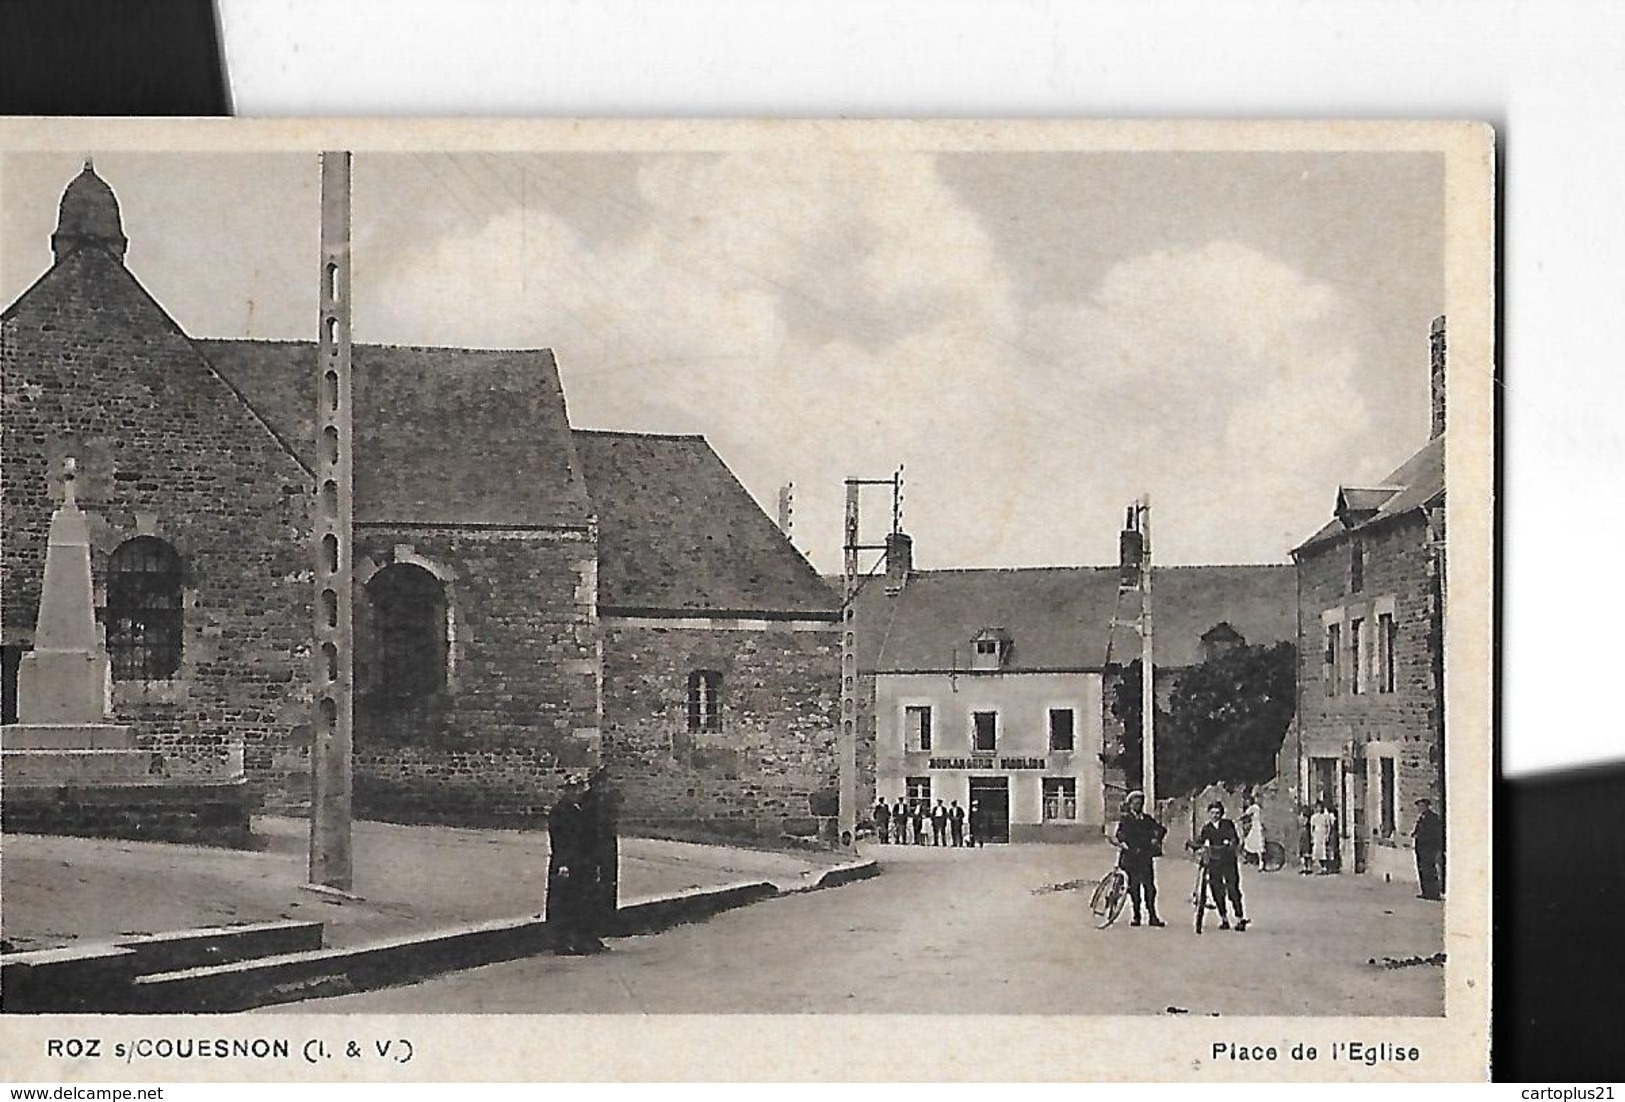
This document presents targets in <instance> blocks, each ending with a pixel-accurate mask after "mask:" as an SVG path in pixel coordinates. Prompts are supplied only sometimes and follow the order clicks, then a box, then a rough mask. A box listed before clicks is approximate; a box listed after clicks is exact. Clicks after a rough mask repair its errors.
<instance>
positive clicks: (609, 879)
mask: <svg viewBox="0 0 1625 1102" xmlns="http://www.w3.org/2000/svg"><path fill="white" fill-rule="evenodd" d="M582 806H583V807H584V808H585V809H586V817H587V821H588V822H589V823H590V824H591V826H592V851H593V852H592V866H593V883H592V904H593V905H592V908H591V913H592V925H591V930H592V933H593V935H594V939H595V940H596V938H597V935H599V934H601V933H602V932H604V931H605V930H612V929H613V928H614V926H615V912H616V911H617V910H618V909H619V908H620V882H621V839H620V835H621V800H620V793H618V792H617V791H616V790H615V785H614V783H613V782H611V780H610V777H609V768H608V767H607V766H602V765H601V766H599V767H598V768H597V769H594V770H593V771H592V774H591V775H590V776H589V777H588V778H587V793H586V795H585V796H584V797H583V798H582ZM599 948H603V945H602V944H601V943H600V945H599Z"/></svg>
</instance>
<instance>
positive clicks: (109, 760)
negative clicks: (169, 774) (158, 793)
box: [0, 749, 163, 791]
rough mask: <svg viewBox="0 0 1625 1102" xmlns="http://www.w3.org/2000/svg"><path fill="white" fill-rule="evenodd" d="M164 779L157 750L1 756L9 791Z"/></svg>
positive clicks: (36, 752) (1, 771) (20, 752)
mask: <svg viewBox="0 0 1625 1102" xmlns="http://www.w3.org/2000/svg"><path fill="white" fill-rule="evenodd" d="M162 777H163V768H162V764H161V762H160V760H159V755H158V753H157V752H156V751H153V750H10V749H7V750H5V751H4V752H3V753H0V779H3V781H4V785H5V788H6V790H8V791H9V790H11V789H14V788H52V787H58V786H63V785H126V784H142V785H149V784H152V783H153V782H154V781H156V780H161V779H162Z"/></svg>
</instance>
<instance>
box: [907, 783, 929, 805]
mask: <svg viewBox="0 0 1625 1102" xmlns="http://www.w3.org/2000/svg"><path fill="white" fill-rule="evenodd" d="M908 808H909V810H910V811H913V810H915V809H916V808H919V809H922V810H925V811H930V810H931V778H930V777H910V778H909V779H908Z"/></svg>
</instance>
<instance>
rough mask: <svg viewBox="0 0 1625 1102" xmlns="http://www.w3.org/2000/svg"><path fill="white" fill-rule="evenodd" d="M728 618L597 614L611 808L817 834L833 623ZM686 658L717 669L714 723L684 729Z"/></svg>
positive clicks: (651, 820) (829, 715) (828, 790)
mask: <svg viewBox="0 0 1625 1102" xmlns="http://www.w3.org/2000/svg"><path fill="white" fill-rule="evenodd" d="M731 623H733V622H731V621H725V620H719V621H701V620H672V621H670V623H669V624H666V623H662V622H661V621H660V620H657V619H627V618H616V619H611V618H606V619H605V620H604V621H603V628H604V749H605V754H606V757H607V759H608V760H609V762H610V764H611V765H612V767H613V768H614V770H615V773H616V776H617V778H618V780H619V782H620V784H621V785H622V789H623V795H624V800H625V803H624V810H623V816H624V818H625V820H626V821H627V822H628V823H635V824H639V825H643V826H645V827H648V828H653V829H657V830H658V829H659V828H661V827H663V826H676V827H683V826H690V825H698V826H700V827H702V828H704V829H708V830H711V831H715V832H718V833H725V834H738V835H744V836H753V837H758V838H777V837H780V836H782V835H785V834H789V835H796V836H813V835H818V834H826V835H827V834H828V833H829V832H830V830H831V829H832V825H833V822H834V817H835V814H836V791H837V763H836V756H835V736H836V727H837V716H838V714H839V708H840V643H839V633H838V631H837V630H836V625H835V624H833V623H830V624H827V625H825V624H790V623H775V622H768V623H766V624H765V625H761V624H758V625H755V626H749V627H740V626H728V625H730V624H731ZM693 670H715V671H718V672H719V673H721V675H722V693H721V698H720V699H721V728H722V729H721V730H720V731H716V732H704V731H701V732H692V731H690V730H689V725H688V710H687V698H688V675H689V673H690V672H691V671H693ZM861 791H862V789H861V788H860V792H861ZM869 791H870V792H871V793H872V789H870V790H869ZM871 798H872V797H871Z"/></svg>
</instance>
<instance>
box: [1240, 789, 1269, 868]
mask: <svg viewBox="0 0 1625 1102" xmlns="http://www.w3.org/2000/svg"><path fill="white" fill-rule="evenodd" d="M1241 829H1242V831H1243V833H1242V838H1241V852H1242V855H1243V859H1244V860H1245V861H1246V862H1247V864H1249V865H1257V866H1258V867H1259V868H1263V867H1264V809H1263V808H1261V807H1259V806H1258V798H1257V797H1256V796H1248V797H1247V806H1246V807H1244V808H1242V809H1241Z"/></svg>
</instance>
